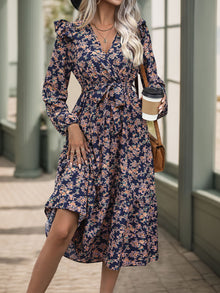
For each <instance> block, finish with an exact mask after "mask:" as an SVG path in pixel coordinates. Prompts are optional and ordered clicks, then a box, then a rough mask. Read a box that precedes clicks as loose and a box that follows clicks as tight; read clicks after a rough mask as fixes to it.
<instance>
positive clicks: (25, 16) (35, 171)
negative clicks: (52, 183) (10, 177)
mask: <svg viewBox="0 0 220 293" xmlns="http://www.w3.org/2000/svg"><path fill="white" fill-rule="evenodd" d="M42 72H43V19H42V2H41V0H37V1H36V0H19V5H18V79H17V96H18V97H17V98H18V100H17V129H16V150H15V162H16V170H15V173H14V175H15V176H16V177H36V176H39V175H40V174H41V169H40V168H39V161H40V160H39V155H40V152H39V147H40V104H41V91H42Z"/></svg>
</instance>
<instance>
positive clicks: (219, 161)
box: [215, 0, 220, 172]
mask: <svg viewBox="0 0 220 293" xmlns="http://www.w3.org/2000/svg"><path fill="white" fill-rule="evenodd" d="M216 68H217V83H216V84H217V88H216V96H217V97H216V146H215V170H216V171H217V172H220V0H218V1H217V66H216Z"/></svg>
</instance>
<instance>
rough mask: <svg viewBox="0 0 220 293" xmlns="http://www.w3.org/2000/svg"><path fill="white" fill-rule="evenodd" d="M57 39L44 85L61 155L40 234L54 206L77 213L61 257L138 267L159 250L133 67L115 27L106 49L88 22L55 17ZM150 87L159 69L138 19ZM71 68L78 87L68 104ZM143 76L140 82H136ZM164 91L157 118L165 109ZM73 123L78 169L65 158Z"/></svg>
mask: <svg viewBox="0 0 220 293" xmlns="http://www.w3.org/2000/svg"><path fill="white" fill-rule="evenodd" d="M54 24H55V31H56V40H55V44H54V49H53V53H52V56H51V59H50V63H49V66H48V70H47V73H46V77H45V81H44V85H43V101H44V102H45V105H46V111H47V114H48V116H49V117H50V119H51V122H52V123H53V125H54V126H55V127H56V129H57V131H58V132H59V133H60V134H61V135H63V136H65V137H66V142H65V144H64V146H63V149H62V152H61V154H60V157H59V161H58V167H57V173H56V180H55V186H54V191H53V193H52V194H51V196H50V197H49V199H48V201H47V202H46V204H45V214H46V216H47V222H46V229H45V232H46V235H48V232H49V230H50V228H51V225H52V223H53V219H54V216H55V214H56V211H57V209H68V210H70V211H76V212H78V213H79V222H78V227H77V230H76V232H75V234H74V236H73V238H72V240H71V242H70V244H69V246H68V248H67V250H66V252H65V255H64V256H65V257H67V258H69V259H72V260H74V261H78V262H84V263H89V262H100V261H104V262H105V263H106V265H107V266H108V267H109V268H110V269H113V270H118V269H119V268H120V267H121V266H139V265H140V266H143V265H146V264H147V263H149V262H150V261H156V260H157V259H158V257H159V253H158V230H157V228H158V222H157V216H158V212H157V198H156V194H155V174H154V168H153V156H152V151H151V144H150V140H149V133H148V127H147V124H146V122H145V120H143V119H142V109H141V107H142V100H141V99H139V97H138V95H137V93H136V90H135V87H134V80H135V77H136V75H137V74H138V73H139V67H134V65H133V63H132V62H131V61H130V60H128V59H127V58H125V57H124V56H123V54H122V50H121V40H120V34H119V32H117V34H116V35H115V38H114V40H113V42H112V45H111V47H110V49H109V50H108V52H107V53H105V52H104V51H103V50H102V48H101V45H100V42H99V40H98V39H97V37H96V35H95V34H94V32H93V30H92V27H91V25H90V24H88V25H86V26H84V27H83V28H80V27H79V25H80V24H81V21H75V22H68V21H66V20H64V19H61V20H57V21H55V23H54ZM138 28H139V32H140V38H141V42H142V44H143V48H144V56H143V58H144V66H145V69H146V73H147V77H148V81H149V86H150V87H161V88H162V89H163V91H164V95H165V97H166V91H165V83H164V82H163V80H161V78H160V77H159V76H158V74H157V69H156V62H155V58H154V54H153V51H152V44H151V38H150V34H149V30H148V27H147V25H146V21H145V20H144V19H143V18H141V19H140V20H139V22H138ZM71 71H72V72H73V74H74V75H75V77H76V78H77V80H78V81H79V83H80V85H81V87H82V92H81V94H80V96H79V98H78V100H77V103H76V104H75V106H74V108H73V109H72V111H69V110H68V107H67V104H66V99H67V87H68V82H69V77H70V73H71ZM142 82H143V80H142ZM167 109H168V107H167V97H166V104H165V107H164V108H163V111H162V112H161V113H160V114H158V119H160V118H161V117H163V116H165V115H166V114H167ZM74 122H77V123H78V124H79V126H80V128H81V130H82V132H83V134H84V136H85V138H86V140H87V142H88V145H89V151H88V152H87V159H88V164H86V163H85V162H84V161H82V167H81V169H79V167H78V164H77V158H76V156H74V160H73V166H72V167H70V166H69V161H68V159H67V149H68V132H67V130H68V126H69V125H70V124H72V123H74Z"/></svg>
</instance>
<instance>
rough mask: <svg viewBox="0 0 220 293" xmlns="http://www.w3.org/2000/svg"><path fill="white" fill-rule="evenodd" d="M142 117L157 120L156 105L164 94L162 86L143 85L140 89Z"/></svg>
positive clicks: (157, 110)
mask: <svg viewBox="0 0 220 293" xmlns="http://www.w3.org/2000/svg"><path fill="white" fill-rule="evenodd" d="M142 96H143V99H142V118H143V119H145V120H148V121H154V120H157V115H158V113H159V109H158V106H159V105H160V102H161V99H162V98H163V96H164V92H163V89H162V88H153V87H145V88H144V89H143V91H142Z"/></svg>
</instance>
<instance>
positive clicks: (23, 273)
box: [0, 157, 220, 293]
mask: <svg viewBox="0 0 220 293" xmlns="http://www.w3.org/2000/svg"><path fill="white" fill-rule="evenodd" d="M13 171H14V164H13V163H11V162H10V161H8V160H6V159H5V158H3V157H0V292H1V293H6V292H7V293H25V289H26V287H27V283H28V280H29V278H30V274H31V271H32V267H33V265H34V262H35V260H36V257H37V255H38V253H39V251H40V249H41V247H42V245H43V243H44V240H45V235H44V223H45V220H46V217H45V215H44V211H43V205H44V203H45V201H46V199H47V198H48V196H49V195H50V193H51V192H52V189H53V185H54V174H53V175H48V174H43V176H41V177H40V178H38V179H34V180H33V179H17V178H14V177H13ZM159 252H160V259H159V260H158V261H157V262H155V263H150V264H148V265H147V266H145V267H123V268H122V269H121V272H120V274H119V278H118V281H117V284H116V288H115V292H116V293H125V292H126V293H142V292H143V293H164V292H170V293H171V292H172V293H191V292H198V293H212V292H220V278H218V277H217V276H216V275H215V274H214V273H213V272H212V271H211V270H210V269H209V268H208V267H207V266H206V265H205V264H204V263H203V262H202V261H200V259H199V258H198V257H197V256H196V255H195V254H194V253H193V252H189V251H187V250H185V249H184V248H182V247H181V246H180V244H179V243H178V241H176V240H175V239H174V238H173V237H171V236H170V234H168V233H167V232H166V231H165V230H164V229H163V228H162V227H159ZM100 269H101V263H95V264H82V263H76V262H73V261H71V260H69V259H66V258H63V259H62V260H61V263H60V265H59V267H58V270H57V272H56V275H55V277H54V279H53V281H52V282H51V284H50V286H49V288H48V290H47V292H48V293H58V292H59V293H74V292H77V293H99V281H100Z"/></svg>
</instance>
